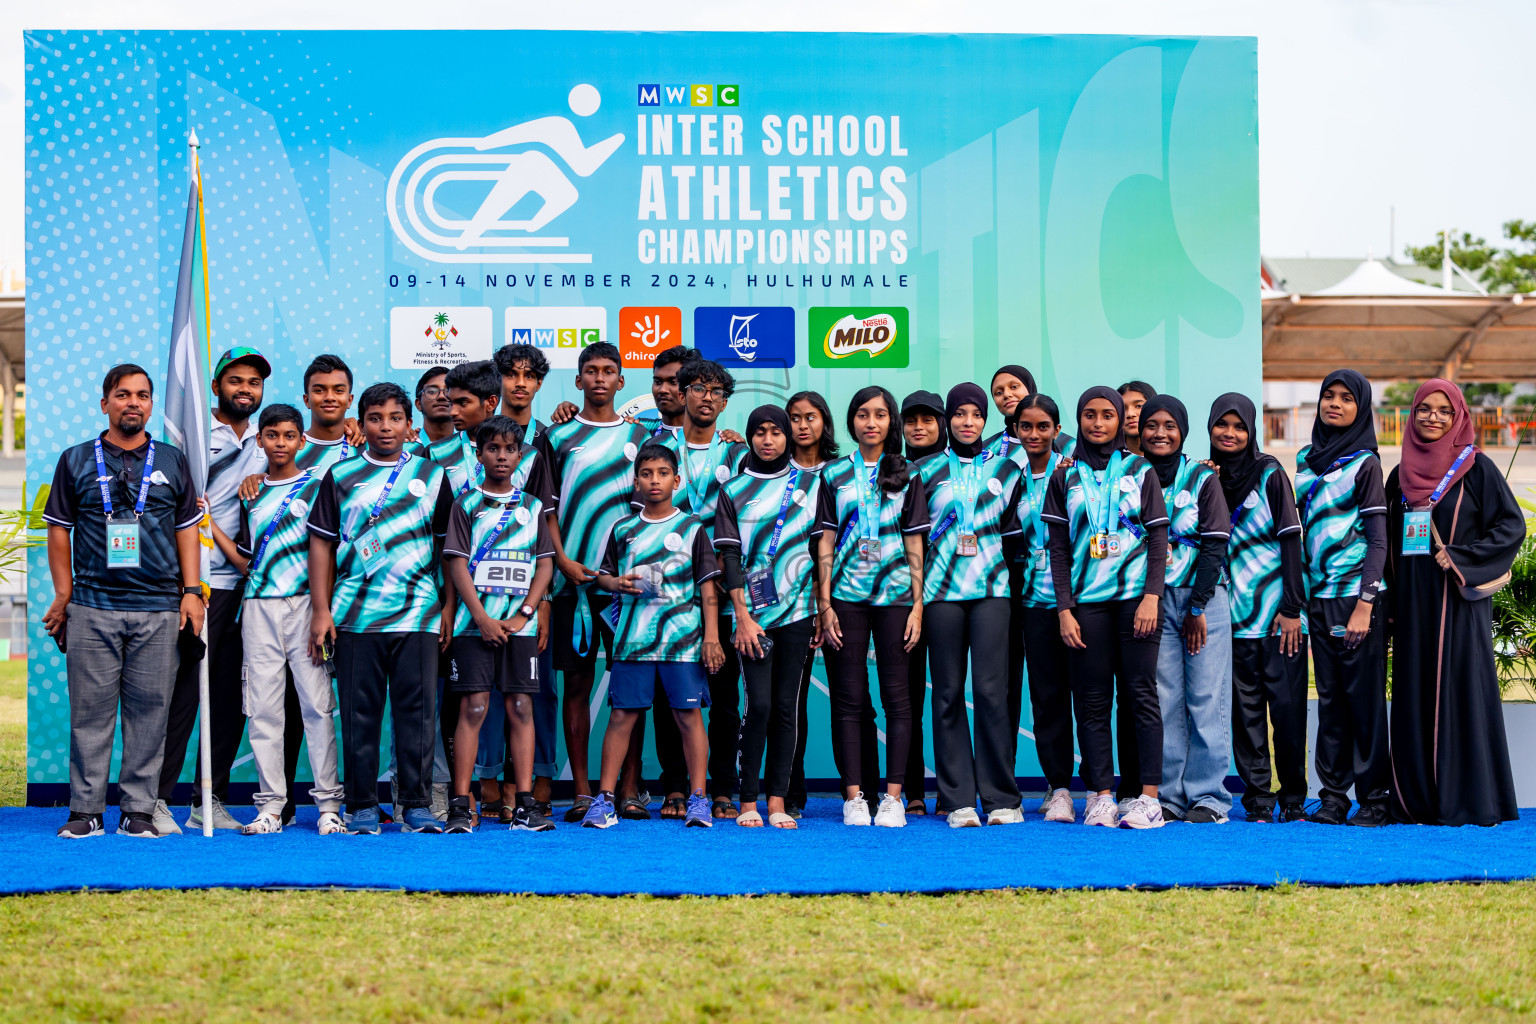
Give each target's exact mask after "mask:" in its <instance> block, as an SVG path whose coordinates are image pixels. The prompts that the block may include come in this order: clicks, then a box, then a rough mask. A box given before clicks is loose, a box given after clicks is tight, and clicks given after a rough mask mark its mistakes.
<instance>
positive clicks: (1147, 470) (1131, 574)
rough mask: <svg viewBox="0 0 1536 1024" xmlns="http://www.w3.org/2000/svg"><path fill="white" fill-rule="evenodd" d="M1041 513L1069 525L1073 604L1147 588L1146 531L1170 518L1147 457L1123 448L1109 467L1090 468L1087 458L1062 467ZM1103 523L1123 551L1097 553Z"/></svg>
mask: <svg viewBox="0 0 1536 1024" xmlns="http://www.w3.org/2000/svg"><path fill="white" fill-rule="evenodd" d="M1085 481H1086V482H1087V489H1085V488H1084V482H1085ZM1106 488H1108V492H1107V493H1106V492H1105V489H1106ZM1090 499H1092V506H1093V507H1092V509H1091V510H1090V507H1089V506H1090ZM1040 515H1041V518H1042V519H1044V520H1045V521H1046V522H1048V523H1061V524H1063V525H1065V526H1066V527H1067V530H1068V533H1069V535H1070V537H1071V539H1072V594H1071V598H1072V601H1071V603H1070V604H1069V605H1068V607H1070V606H1071V604H1096V603H1099V602H1103V601H1130V600H1135V599H1139V598H1140V597H1141V596H1142V594H1143V593H1145V591H1146V585H1147V531H1148V530H1149V529H1150V528H1151V527H1154V526H1162V525H1165V524H1167V522H1168V513H1167V511H1166V507H1165V506H1164V504H1163V488H1162V485H1161V484H1159V483H1158V480H1157V474H1156V473H1155V472H1153V470H1152V467H1151V465H1149V464H1148V462H1147V460H1146V459H1143V458H1142V457H1141V456H1139V455H1133V454H1131V453H1130V452H1128V451H1123V452H1120V453H1118V454H1117V455H1116V456H1115V457H1113V458H1111V460H1110V464H1109V465H1108V466H1106V467H1105V468H1104V469H1098V470H1095V469H1089V468H1088V466H1087V464H1086V463H1083V462H1075V463H1073V464H1072V465H1071V466H1069V467H1067V468H1065V469H1057V470H1056V472H1055V473H1054V474H1053V475H1052V476H1051V483H1050V487H1048V488H1047V489H1046V492H1045V509H1044V511H1043V512H1041V514H1040ZM1101 529H1107V531H1108V533H1109V534H1110V535H1111V536H1112V537H1113V538H1114V540H1115V542H1116V544H1117V546H1118V552H1117V553H1116V554H1113V555H1110V556H1109V557H1106V558H1093V557H1091V556H1090V554H1089V545H1090V542H1091V541H1092V538H1093V535H1094V533H1095V532H1097V531H1099V530H1101ZM1165 578H1166V574H1165ZM1056 603H1057V606H1058V607H1059V606H1060V605H1061V603H1062V597H1061V595H1060V594H1057V596H1056Z"/></svg>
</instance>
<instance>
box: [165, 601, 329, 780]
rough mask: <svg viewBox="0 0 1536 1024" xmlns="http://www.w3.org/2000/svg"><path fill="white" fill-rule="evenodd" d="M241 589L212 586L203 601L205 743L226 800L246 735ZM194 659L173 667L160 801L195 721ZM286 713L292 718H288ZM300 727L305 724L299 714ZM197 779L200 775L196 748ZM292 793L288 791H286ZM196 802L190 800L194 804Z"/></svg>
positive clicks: (196, 670)
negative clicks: (205, 608) (205, 604)
mask: <svg viewBox="0 0 1536 1024" xmlns="http://www.w3.org/2000/svg"><path fill="white" fill-rule="evenodd" d="M243 597H245V588H244V587H241V588H239V589H237V590H215V591H214V592H213V593H212V595H211V596H210V597H209V599H208V615H207V622H208V653H207V654H206V655H204V657H206V658H207V659H208V744H209V749H210V751H211V752H212V754H213V757H212V760H213V765H212V768H213V795H214V796H215V797H217V798H218V799H219V800H221V801H226V802H227V801H228V800H229V770H230V768H231V767H233V766H234V763H235V755H236V754H237V753H238V752H239V750H240V738H241V737H242V736H243V735H244V734H245V707H244V690H243V687H242V686H241V681H242V680H243V679H244V674H243V673H244V667H245V644H244V643H243V641H242V640H241V638H240V622H239V620H238V619H237V616H238V615H239V614H240V601H241V599H242V598H243ZM198 673H199V663H198V662H196V661H191V660H189V659H186V658H183V659H182V660H181V665H180V667H178V668H177V670H176V685H175V688H174V689H173V690H172V691H171V706H170V710H169V712H168V713H167V716H166V722H165V759H164V760H163V761H161V763H160V799H161V800H170V799H171V797H172V795H173V794H174V792H175V790H176V780H177V779H179V778H180V777H181V769H182V766H183V765H184V764H185V763H186V760H187V744H188V742H189V741H190V740H191V739H192V730H193V728H195V727H196V725H197V717H198V716H197V710H198V699H197V688H198V687H197V681H198ZM290 717H291V716H290ZM298 721H299V729H300V732H301V733H302V731H303V728H304V720H303V718H299V719H298ZM197 764H198V770H197V777H200V776H201V775H202V761H201V752H199V759H198V761H197ZM290 792H291V790H290ZM195 802H196V801H195V800H194V803H195Z"/></svg>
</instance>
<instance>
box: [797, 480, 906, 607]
mask: <svg viewBox="0 0 1536 1024" xmlns="http://www.w3.org/2000/svg"><path fill="white" fill-rule="evenodd" d="M878 475H879V465H878V463H873V462H865V461H864V458H863V456H861V455H860V454H859V453H858V452H854V453H853V454H852V455H850V456H849V457H848V458H846V459H836V460H834V461H833V462H831V463H829V464H828V465H827V466H826V468H824V469H823V470H822V472H821V487H820V488H819V497H818V500H817V506H818V507H817V513H816V515H817V519H818V521H819V526H820V528H821V529H822V530H825V531H828V532H830V533H831V534H832V536H833V538H835V539H834V541H833V547H832V596H833V597H834V598H836V599H837V600H839V601H847V602H849V603H853V604H871V605H879V606H884V605H893V604H911V603H912V568H911V566H910V565H908V564H907V550H906V546H905V544H904V542H903V538H904V537H905V536H906V535H907V534H909V533H919V534H921V533H926V532H928V528H929V526H930V525H931V524H930V522H929V519H928V499H927V495H926V494H925V492H924V490H923V481H922V477H921V476H920V475H919V474H918V472H917V468H916V467H915V466H914V467H913V468H912V473H911V479H909V480H908V482H907V486H906V489H905V490H903V491H901V492H898V493H895V494H890V493H885V492H882V491H881V490H880V488H879V486H878V484H877V483H876V478H877V477H878ZM861 499H862V500H861ZM866 514H867V515H868V517H869V518H870V519H872V520H873V521H874V524H875V527H874V531H873V536H871V535H870V533H869V532H868V529H867V525H866V524H867V521H866ZM866 538H868V539H871V540H876V541H878V543H879V556H878V558H877V559H876V560H875V561H873V562H867V561H866V560H864V559H863V558H860V557H859V542H860V540H863V539H866Z"/></svg>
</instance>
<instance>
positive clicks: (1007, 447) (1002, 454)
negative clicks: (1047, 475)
mask: <svg viewBox="0 0 1536 1024" xmlns="http://www.w3.org/2000/svg"><path fill="white" fill-rule="evenodd" d="M983 444H984V445H985V447H986V449H987V454H988V456H990V457H991V458H994V459H996V458H1004V459H1013V460H1015V461H1016V462H1018V463H1019V465H1020V466H1023V465H1024V464H1025V461H1026V460H1028V458H1029V456H1028V455H1027V454H1026V453H1025V451H1024V445H1023V444H1022V443H1021V442H1020V441H1019V439H1018V438H1017V437H1015V436H1014V435H1013V433H1012V432H1011V431H1008V430H999V431H998V432H997V433H995V434H993V435H992V436H991V437H989V438H987V439H986V441H984V442H983ZM1076 447H1077V439H1076V438H1074V437H1073V436H1072V435H1071V434H1057V435H1056V441H1055V443H1054V444H1053V445H1052V448H1053V450H1054V451H1056V453H1057V454H1059V455H1063V456H1065V457H1066V458H1069V459H1070V458H1071V457H1072V450H1073V449H1074V448H1076Z"/></svg>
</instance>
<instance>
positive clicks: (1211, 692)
mask: <svg viewBox="0 0 1536 1024" xmlns="http://www.w3.org/2000/svg"><path fill="white" fill-rule="evenodd" d="M1188 436H1189V412H1188V411H1187V410H1186V409H1185V408H1184V403H1183V402H1181V401H1179V400H1178V399H1177V398H1174V397H1173V396H1172V395H1168V394H1162V395H1157V396H1155V397H1153V398H1151V399H1148V401H1147V404H1146V405H1144V406H1142V407H1141V451H1142V457H1143V458H1145V459H1146V460H1147V462H1148V463H1150V464H1151V466H1152V471H1153V472H1154V473H1156V474H1157V482H1158V483H1159V484H1161V485H1162V488H1163V506H1164V508H1165V509H1166V510H1167V513H1168V565H1167V568H1166V569H1165V570H1164V576H1163V583H1164V588H1163V635H1162V639H1161V641H1160V642H1159V644H1158V649H1157V697H1158V705H1159V707H1160V709H1161V711H1162V715H1163V774H1162V783H1161V786H1160V787H1159V789H1158V799H1159V800H1160V801H1161V803H1162V806H1163V816H1164V817H1165V818H1166V817H1172V818H1173V819H1174V820H1175V821H1188V822H1193V823H1198V824H1211V823H1218V824H1220V823H1225V822H1226V820H1227V811H1228V810H1229V809H1230V808H1231V807H1232V794H1231V793H1228V792H1227V786H1226V781H1227V766H1228V765H1229V764H1231V762H1232V622H1231V619H1230V617H1229V615H1228V611H1227V588H1226V586H1225V581H1224V580H1223V578H1222V571H1221V570H1222V565H1223V563H1224V562H1225V561H1226V555H1227V536H1228V533H1229V532H1230V525H1229V524H1230V522H1231V520H1230V518H1229V515H1228V512H1227V500H1226V497H1225V496H1224V495H1223V494H1222V490H1221V482H1220V480H1218V479H1217V476H1216V472H1215V470H1213V469H1211V468H1210V467H1208V466H1205V465H1203V464H1202V463H1199V462H1196V461H1195V460H1193V459H1191V458H1190V457H1189V456H1188V455H1185V454H1184V440H1185V438H1186V437H1188Z"/></svg>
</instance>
